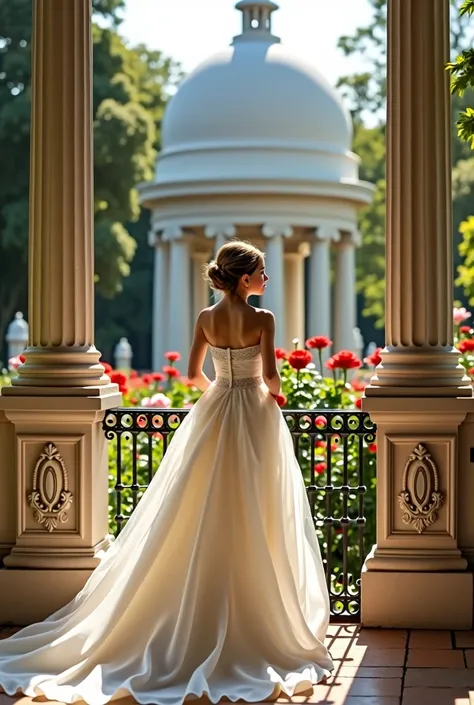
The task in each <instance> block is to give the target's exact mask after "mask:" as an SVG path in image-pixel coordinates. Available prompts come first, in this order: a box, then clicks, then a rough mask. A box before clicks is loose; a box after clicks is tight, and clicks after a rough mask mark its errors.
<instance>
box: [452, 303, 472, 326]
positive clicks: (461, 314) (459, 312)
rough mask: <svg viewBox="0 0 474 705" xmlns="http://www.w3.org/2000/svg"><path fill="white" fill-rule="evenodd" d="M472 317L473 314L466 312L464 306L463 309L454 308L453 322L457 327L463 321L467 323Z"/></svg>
mask: <svg viewBox="0 0 474 705" xmlns="http://www.w3.org/2000/svg"><path fill="white" fill-rule="evenodd" d="M470 317H471V312H470V311H466V309H465V308H464V306H462V308H456V306H455V307H454V308H453V321H454V323H456V325H459V324H460V323H462V322H463V321H467V319H468V318H470Z"/></svg>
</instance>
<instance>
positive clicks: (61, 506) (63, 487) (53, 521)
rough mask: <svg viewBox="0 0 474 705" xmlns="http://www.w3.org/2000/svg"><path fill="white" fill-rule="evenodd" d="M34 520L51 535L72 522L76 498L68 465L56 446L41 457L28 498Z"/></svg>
mask: <svg viewBox="0 0 474 705" xmlns="http://www.w3.org/2000/svg"><path fill="white" fill-rule="evenodd" d="M28 501H29V504H30V507H31V508H32V509H33V516H34V518H35V520H36V521H37V522H38V524H43V526H44V527H45V529H47V531H53V530H54V529H56V528H57V526H58V523H61V524H64V523H65V522H66V521H67V519H68V514H67V510H68V509H69V507H70V506H71V504H72V501H73V496H72V493H71V492H70V491H69V481H68V475H67V470H66V465H65V463H64V460H63V458H62V456H61V455H60V453H59V451H58V449H57V448H56V446H55V445H54V443H49V444H48V445H47V446H46V447H45V449H44V452H43V453H41V455H40V457H39V458H38V461H37V463H36V465H35V469H34V471H33V491H32V492H31V494H30V495H29V497H28Z"/></svg>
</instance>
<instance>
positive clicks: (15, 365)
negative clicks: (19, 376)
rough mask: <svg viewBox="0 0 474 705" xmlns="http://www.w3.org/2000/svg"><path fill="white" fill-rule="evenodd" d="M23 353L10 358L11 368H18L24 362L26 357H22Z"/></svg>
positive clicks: (9, 365)
mask: <svg viewBox="0 0 474 705" xmlns="http://www.w3.org/2000/svg"><path fill="white" fill-rule="evenodd" d="M22 357H23V355H17V356H16V357H11V358H10V359H9V360H8V367H9V369H10V370H17V369H18V368H19V367H20V365H22V364H23V362H24V360H25V358H24V357H23V360H22V359H21V358H22Z"/></svg>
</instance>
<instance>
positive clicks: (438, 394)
mask: <svg viewBox="0 0 474 705" xmlns="http://www.w3.org/2000/svg"><path fill="white" fill-rule="evenodd" d="M449 5H450V3H449V0H389V2H388V95H387V98H388V120H387V153H388V163H387V207H388V210H387V252H386V262H387V281H386V290H387V291H386V293H387V296H386V299H387V305H386V311H387V321H386V348H385V350H384V351H383V353H382V363H381V364H380V365H379V366H378V368H377V369H376V374H375V376H374V377H373V378H372V380H371V383H370V385H369V386H368V387H367V388H366V392H365V393H366V399H364V401H363V405H362V408H363V410H366V411H369V412H370V416H371V419H372V421H374V422H375V424H376V425H377V487H376V490H377V498H376V525H377V526H376V528H377V536H376V540H377V543H376V545H375V546H374V547H373V549H372V551H371V552H370V553H369V555H368V556H367V557H366V560H365V565H364V570H363V572H362V587H361V595H362V623H363V624H364V625H366V626H377V627H397V628H400V627H411V628H424V629H472V624H473V602H472V595H473V576H472V573H470V572H468V571H466V567H467V561H466V558H465V557H464V556H463V553H462V549H461V547H460V542H459V538H458V537H459V533H458V532H460V522H459V516H460V515H459V505H460V501H461V500H460V491H459V487H460V480H459V478H460V476H461V477H467V475H468V474H471V468H470V467H469V459H468V458H469V454H468V452H467V451H468V449H467V448H466V447H465V446H464V448H461V449H460V439H462V437H463V426H462V425H463V423H464V420H465V419H466V415H467V419H469V418H470V416H471V414H472V408H473V406H474V404H473V402H472V399H468V398H459V397H460V396H461V397H462V396H465V397H467V396H469V397H471V396H472V390H471V386H470V384H469V385H466V386H464V379H463V376H464V375H463V370H462V368H460V367H459V366H458V355H459V353H457V352H456V351H455V350H453V346H452V342H453V334H452V304H453V281H452V266H453V262H452V249H453V241H452V236H451V205H450V199H451V187H450V172H451V160H450V145H449V142H450V109H449V94H448V83H447V81H448V76H447V73H446V70H445V64H446V62H447V61H448V58H449ZM448 397H451V398H448ZM469 447H472V438H471V440H470V443H469ZM471 514H472V512H471ZM394 586H396V587H395V589H394Z"/></svg>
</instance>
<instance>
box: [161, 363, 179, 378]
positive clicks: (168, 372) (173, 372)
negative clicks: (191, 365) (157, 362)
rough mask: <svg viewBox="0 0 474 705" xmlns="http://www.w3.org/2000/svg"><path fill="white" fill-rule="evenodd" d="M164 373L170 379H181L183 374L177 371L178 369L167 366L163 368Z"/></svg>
mask: <svg viewBox="0 0 474 705" xmlns="http://www.w3.org/2000/svg"><path fill="white" fill-rule="evenodd" d="M163 372H164V373H165V375H168V377H181V372H180V371H179V370H177V369H176V367H170V365H165V366H164V367H163Z"/></svg>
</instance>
